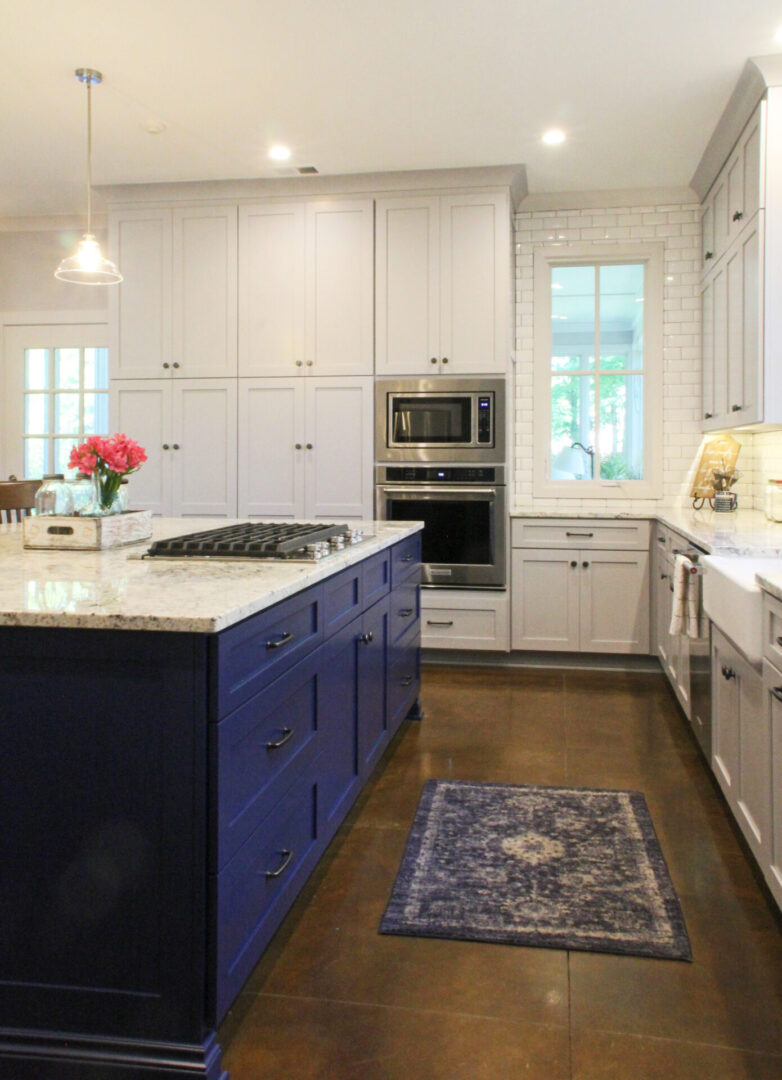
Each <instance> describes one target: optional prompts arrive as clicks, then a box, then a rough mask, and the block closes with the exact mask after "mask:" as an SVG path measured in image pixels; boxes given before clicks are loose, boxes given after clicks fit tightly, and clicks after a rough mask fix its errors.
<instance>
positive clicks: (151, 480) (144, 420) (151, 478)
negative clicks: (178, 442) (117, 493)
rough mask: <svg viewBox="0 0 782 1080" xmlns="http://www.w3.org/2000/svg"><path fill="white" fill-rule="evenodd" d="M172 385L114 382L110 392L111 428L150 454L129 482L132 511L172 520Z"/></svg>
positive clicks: (139, 381) (135, 381)
mask: <svg viewBox="0 0 782 1080" xmlns="http://www.w3.org/2000/svg"><path fill="white" fill-rule="evenodd" d="M171 385H172V384H171V383H170V382H168V381H166V380H163V379H153V380H149V381H146V382H144V381H142V380H122V381H117V380H113V381H112V383H111V390H110V410H111V427H112V430H114V431H126V432H127V433H128V434H129V435H131V436H132V438H134V439H136V441H137V442H139V443H141V445H142V446H143V447H144V449H145V450H146V452H147V460H146V462H145V463H144V464H143V465H142V466H141V468H140V469H139V471H138V472H137V473H133V475H132V476H131V477H130V478H129V481H128V484H129V488H128V494H129V504H130V507H131V509H133V510H151V511H152V513H153V514H160V515H162V516H163V517H167V516H170V515H171V513H172V509H171V496H170V492H171V468H172V464H173V461H172V453H171V450H170V449H168V450H164V449H163V446H164V445H168V446H169V448H170V446H171V444H172V442H173V439H174V436H173V431H172V428H171Z"/></svg>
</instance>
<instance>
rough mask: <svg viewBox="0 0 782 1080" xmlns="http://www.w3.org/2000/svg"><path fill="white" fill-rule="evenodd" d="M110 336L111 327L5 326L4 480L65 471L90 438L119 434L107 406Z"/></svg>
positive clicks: (0, 470) (0, 443) (0, 459)
mask: <svg viewBox="0 0 782 1080" xmlns="http://www.w3.org/2000/svg"><path fill="white" fill-rule="evenodd" d="M103 318H104V320H105V316H103ZM108 336H109V330H108V326H107V325H106V323H105V321H103V322H82V323H77V322H74V323H62V324H54V323H48V324H42V325H18V326H10V325H9V326H6V327H5V330H4V333H3V339H2V348H3V353H2V356H3V378H2V384H1V385H2V411H1V412H0V466H1V467H0V477H2V478H3V479H4V478H5V477H7V476H11V475H14V476H17V477H19V478H20V479H21V478H23V477H29V478H30V479H36V478H38V477H40V476H43V475H44V474H45V473H51V472H65V471H66V470H67V463H68V458H69V457H70V451H71V448H72V447H73V446H74V445H76V444H78V443H80V442H82V441H83V440H84V437H85V436H86V435H110V434H112V432H113V431H115V430H117V429H116V428H111V426H110V416H109V408H108V391H109V370H108V367H109V359H108V350H107V345H108ZM128 434H132V432H128Z"/></svg>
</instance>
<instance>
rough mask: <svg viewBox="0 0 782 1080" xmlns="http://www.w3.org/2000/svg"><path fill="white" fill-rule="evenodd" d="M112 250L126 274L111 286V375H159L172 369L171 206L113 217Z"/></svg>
mask: <svg viewBox="0 0 782 1080" xmlns="http://www.w3.org/2000/svg"><path fill="white" fill-rule="evenodd" d="M110 250H111V253H112V257H113V259H114V260H115V261H116V263H117V265H118V266H119V267H120V268H121V270H122V271H123V273H124V275H125V278H124V280H123V282H122V284H121V285H120V286H119V288H117V289H110V290H109V304H110V312H111V317H110V323H111V327H112V342H111V366H112V375H113V376H114V377H115V378H119V379H131V378H132V379H153V378H161V377H163V376H164V375H166V374H167V373H170V372H171V368H170V367H168V368H164V367H163V364H164V363H165V364H170V362H171V211H170V210H127V211H124V212H123V213H122V215H121V216H117V217H116V218H113V219H112V222H111V229H110Z"/></svg>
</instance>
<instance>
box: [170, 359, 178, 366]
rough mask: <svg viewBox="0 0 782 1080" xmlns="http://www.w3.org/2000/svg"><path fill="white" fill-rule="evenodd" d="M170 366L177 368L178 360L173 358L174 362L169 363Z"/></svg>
mask: <svg viewBox="0 0 782 1080" xmlns="http://www.w3.org/2000/svg"><path fill="white" fill-rule="evenodd" d="M171 367H175V368H178V367H179V362H178V361H177V360H175V361H174V363H173V364H172V365H171Z"/></svg>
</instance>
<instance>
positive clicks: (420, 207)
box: [375, 198, 440, 375]
mask: <svg viewBox="0 0 782 1080" xmlns="http://www.w3.org/2000/svg"><path fill="white" fill-rule="evenodd" d="M376 214H377V229H376V233H377V246H376V253H375V274H376V283H375V288H376V296H377V302H376V307H377V310H376V319H377V326H376V335H375V364H376V370H377V372H378V374H383V375H407V374H412V375H422V374H425V373H426V372H429V371H431V372H432V373H434V372H436V371H437V370H438V366H439V357H440V351H439V349H440V341H439V338H440V335H439V325H438V320H439V311H440V296H439V268H440V257H439V243H440V219H439V200H438V199H437V198H430V199H425V198H424V199H415V198H404V199H378V201H377V209H376ZM433 359H436V360H437V361H438V364H437V365H435V364H432V362H431V361H432V360H433Z"/></svg>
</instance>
